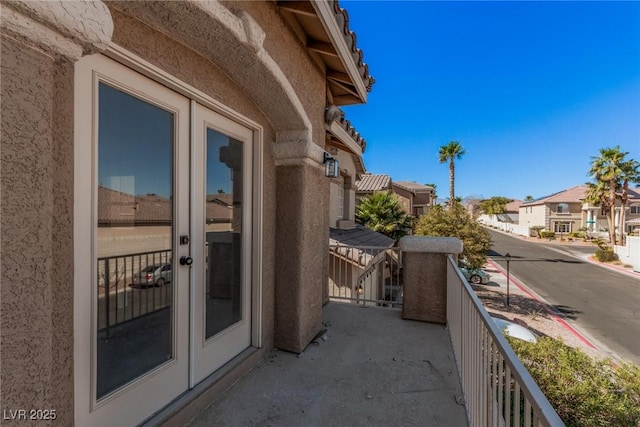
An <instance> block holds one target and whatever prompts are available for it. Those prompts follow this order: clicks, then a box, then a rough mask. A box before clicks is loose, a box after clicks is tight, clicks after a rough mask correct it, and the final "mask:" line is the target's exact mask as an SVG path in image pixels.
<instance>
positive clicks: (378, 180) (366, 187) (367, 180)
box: [356, 174, 392, 197]
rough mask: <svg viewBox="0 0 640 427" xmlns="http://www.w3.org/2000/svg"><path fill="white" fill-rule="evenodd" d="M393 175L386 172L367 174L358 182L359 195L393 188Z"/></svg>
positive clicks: (357, 191)
mask: <svg viewBox="0 0 640 427" xmlns="http://www.w3.org/2000/svg"><path fill="white" fill-rule="evenodd" d="M391 189H392V186H391V177H390V176H389V175H384V174H365V175H362V177H361V178H360V180H359V181H357V182H356V194H357V195H358V197H363V196H365V195H369V194H373V193H375V192H376V191H386V190H391Z"/></svg>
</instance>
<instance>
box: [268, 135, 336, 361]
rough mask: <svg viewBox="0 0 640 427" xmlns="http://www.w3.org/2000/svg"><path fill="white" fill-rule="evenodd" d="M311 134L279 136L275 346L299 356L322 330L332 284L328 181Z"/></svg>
mask: <svg viewBox="0 0 640 427" xmlns="http://www.w3.org/2000/svg"><path fill="white" fill-rule="evenodd" d="M323 153H324V150H322V148H321V147H319V146H318V145H316V144H314V143H313V141H312V140H311V136H310V133H309V132H306V131H301V132H288V133H286V134H282V133H281V134H279V135H278V142H277V143H276V144H275V145H274V157H275V164H276V186H277V190H276V191H277V194H276V204H277V206H276V277H275V281H276V284H275V334H274V339H275V346H276V347H278V348H280V349H283V350H287V351H292V352H296V353H299V352H301V351H303V350H304V349H305V347H306V346H307V345H308V344H309V342H311V340H312V339H313V338H314V337H315V336H316V335H317V333H318V332H319V331H320V329H321V327H322V295H323V288H324V287H326V286H327V280H328V276H327V274H328V256H329V179H328V178H326V177H325V176H324V168H323V166H322V155H323Z"/></svg>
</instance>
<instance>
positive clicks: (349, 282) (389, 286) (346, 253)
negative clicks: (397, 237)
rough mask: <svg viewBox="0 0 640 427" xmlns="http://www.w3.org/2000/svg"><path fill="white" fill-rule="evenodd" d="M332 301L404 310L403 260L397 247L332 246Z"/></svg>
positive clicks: (330, 250)
mask: <svg viewBox="0 0 640 427" xmlns="http://www.w3.org/2000/svg"><path fill="white" fill-rule="evenodd" d="M328 286H329V298H331V299H335V300H347V301H351V302H354V303H357V304H361V305H364V306H366V305H367V304H374V305H378V306H386V307H402V297H403V292H402V260H401V253H400V250H399V249H398V248H396V247H380V246H348V245H335V244H332V245H329V283H328Z"/></svg>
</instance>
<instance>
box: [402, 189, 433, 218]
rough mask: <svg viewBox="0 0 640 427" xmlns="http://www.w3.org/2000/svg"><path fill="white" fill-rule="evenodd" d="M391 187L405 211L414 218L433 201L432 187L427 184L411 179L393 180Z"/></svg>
mask: <svg viewBox="0 0 640 427" xmlns="http://www.w3.org/2000/svg"><path fill="white" fill-rule="evenodd" d="M392 188H393V192H394V193H395V194H396V195H397V196H398V197H399V198H400V201H401V202H402V203H403V205H404V206H405V209H406V211H407V212H408V213H409V214H410V215H413V216H414V217H416V218H417V217H419V216H420V215H424V214H425V213H427V211H428V210H429V208H430V207H431V206H432V205H433V203H434V198H433V187H431V186H429V185H422V184H418V183H417V182H412V181H393V183H392Z"/></svg>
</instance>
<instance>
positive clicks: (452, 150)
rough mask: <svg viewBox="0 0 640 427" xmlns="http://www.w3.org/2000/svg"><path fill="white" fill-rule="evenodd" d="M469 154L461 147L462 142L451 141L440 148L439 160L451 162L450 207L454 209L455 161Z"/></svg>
mask: <svg viewBox="0 0 640 427" xmlns="http://www.w3.org/2000/svg"><path fill="white" fill-rule="evenodd" d="M466 153H467V152H466V151H465V150H464V148H462V145H460V141H450V142H449V143H448V144H447V145H443V146H442V147H440V151H439V152H438V160H440V163H445V162H447V161H449V207H450V208H451V209H453V207H454V205H455V201H456V195H455V190H454V187H455V185H454V182H455V168H454V165H453V161H454V160H455V159H457V160H460V159H461V158H462V156H463V155H464V154H466Z"/></svg>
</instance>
